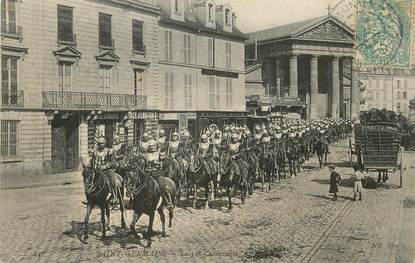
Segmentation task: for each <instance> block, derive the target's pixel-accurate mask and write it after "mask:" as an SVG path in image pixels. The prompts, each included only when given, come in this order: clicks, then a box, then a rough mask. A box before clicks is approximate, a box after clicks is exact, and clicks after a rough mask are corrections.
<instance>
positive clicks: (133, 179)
mask: <svg viewBox="0 0 415 263" xmlns="http://www.w3.org/2000/svg"><path fill="white" fill-rule="evenodd" d="M144 177H145V174H144V171H143V170H142V169H141V168H140V167H136V168H135V169H133V170H131V171H128V172H127V173H126V176H125V178H124V183H125V189H126V192H125V195H126V196H127V197H130V196H131V193H132V192H133V191H134V189H135V187H136V186H137V185H141V184H142V183H143V181H144Z"/></svg>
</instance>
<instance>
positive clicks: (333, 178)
mask: <svg viewBox="0 0 415 263" xmlns="http://www.w3.org/2000/svg"><path fill="white" fill-rule="evenodd" d="M335 169H336V167H335V166H334V164H331V165H330V166H329V171H330V188H329V193H331V194H333V199H332V200H333V201H336V200H337V192H338V191H339V188H338V184H339V183H340V180H341V178H340V174H338V173H337V172H336V171H335Z"/></svg>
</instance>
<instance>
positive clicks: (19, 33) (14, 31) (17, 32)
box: [1, 24, 23, 40]
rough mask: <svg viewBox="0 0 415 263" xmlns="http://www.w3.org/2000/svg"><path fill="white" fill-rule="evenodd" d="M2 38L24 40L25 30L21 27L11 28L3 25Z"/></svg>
mask: <svg viewBox="0 0 415 263" xmlns="http://www.w3.org/2000/svg"><path fill="white" fill-rule="evenodd" d="M1 37H2V38H3V37H9V38H14V39H19V40H22V39H23V29H22V27H21V26H9V25H4V24H2V26H1Z"/></svg>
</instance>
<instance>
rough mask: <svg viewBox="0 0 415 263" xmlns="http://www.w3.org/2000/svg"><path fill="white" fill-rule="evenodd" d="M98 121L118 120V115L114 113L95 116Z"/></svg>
mask: <svg viewBox="0 0 415 263" xmlns="http://www.w3.org/2000/svg"><path fill="white" fill-rule="evenodd" d="M96 117H97V119H98V120H118V119H119V115H118V113H114V112H103V113H102V114H98V115H96Z"/></svg>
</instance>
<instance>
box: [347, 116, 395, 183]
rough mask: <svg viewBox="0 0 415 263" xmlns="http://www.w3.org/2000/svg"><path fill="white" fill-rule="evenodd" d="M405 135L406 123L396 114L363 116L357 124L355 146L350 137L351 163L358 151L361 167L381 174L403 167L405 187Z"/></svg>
mask: <svg viewBox="0 0 415 263" xmlns="http://www.w3.org/2000/svg"><path fill="white" fill-rule="evenodd" d="M402 136H403V129H402V125H401V124H400V123H399V121H395V120H394V119H393V118H392V119H388V118H386V119H382V120H379V119H375V120H373V119H370V118H367V117H366V118H365V117H363V118H362V116H361V120H360V123H359V124H355V126H354V147H353V145H352V143H351V141H350V148H351V149H350V153H351V155H350V161H351V164H353V158H352V157H353V156H352V155H353V154H354V155H356V157H357V158H356V159H357V160H356V162H357V164H358V165H359V166H360V167H363V168H364V169H365V170H366V171H368V172H378V175H379V177H380V175H381V174H382V175H383V176H387V174H388V173H389V172H393V173H395V172H396V171H399V174H400V187H402V158H403V147H401V143H402Z"/></svg>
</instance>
